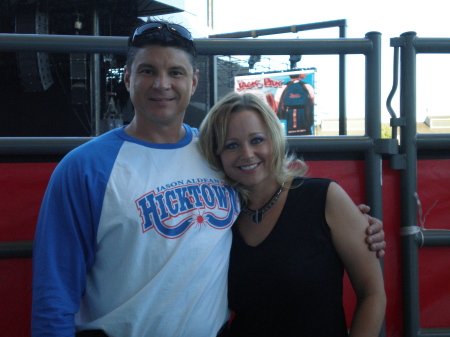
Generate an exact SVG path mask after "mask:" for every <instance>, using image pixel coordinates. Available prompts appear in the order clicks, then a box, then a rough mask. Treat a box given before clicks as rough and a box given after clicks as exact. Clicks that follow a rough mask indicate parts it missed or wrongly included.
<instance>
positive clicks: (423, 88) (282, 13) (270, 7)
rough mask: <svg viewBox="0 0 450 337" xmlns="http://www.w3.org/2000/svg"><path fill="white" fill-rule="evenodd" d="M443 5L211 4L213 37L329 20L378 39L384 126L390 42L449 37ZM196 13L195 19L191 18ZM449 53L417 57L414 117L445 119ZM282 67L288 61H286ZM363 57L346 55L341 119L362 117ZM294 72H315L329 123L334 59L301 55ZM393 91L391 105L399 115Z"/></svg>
mask: <svg viewBox="0 0 450 337" xmlns="http://www.w3.org/2000/svg"><path fill="white" fill-rule="evenodd" d="M185 4H186V11H187V12H189V13H192V14H193V15H194V16H201V15H202V13H203V11H204V10H205V9H204V7H205V6H204V5H203V4H204V2H203V1H198V0H193V1H188V0H186V2H185ZM445 7H447V6H446V0H427V1H418V0H378V1H374V2H369V1H364V0H340V1H336V0H314V1H309V2H306V1H299V0H276V1H273V2H267V1H264V2H263V1H246V0H214V13H215V14H214V21H213V24H214V31H213V33H215V34H219V33H229V32H237V31H248V30H254V29H256V30H257V29H264V28H275V27H284V26H290V25H299V24H306V23H314V22H323V21H331V20H341V19H345V20H347V37H348V38H364V37H365V35H366V33H368V32H373V31H376V32H379V33H381V34H382V75H381V77H382V102H381V107H382V119H383V121H384V122H386V121H389V118H390V115H389V113H388V111H387V108H386V99H387V97H388V95H389V92H390V91H391V88H392V84H393V82H392V81H393V54H394V48H393V47H390V39H391V38H395V37H399V36H400V35H401V34H402V33H405V32H409V31H414V32H416V33H417V36H418V37H450V20H449V18H448V11H447V9H446V8H445ZM195 13H199V15H197V14H195ZM338 34H339V30H338V28H337V27H336V28H327V29H321V30H313V31H305V32H299V33H295V34H294V33H288V34H282V35H277V36H274V35H273V36H267V37H261V38H287V39H297V38H300V39H308V38H314V39H315V38H337V37H338ZM449 61H450V54H441V55H438V54H433V55H430V54H420V55H418V56H417V117H418V121H424V119H425V117H426V116H427V115H428V116H450V111H449V109H450V107H449V104H447V100H446V97H447V96H448V92H449V89H450V83H449V82H448V81H447V79H448V78H449V75H450V62H449ZM285 62H288V57H287V56H286V60H285ZM364 62H365V58H364V56H363V55H348V56H347V114H348V117H364ZM297 66H298V67H300V68H309V67H314V68H316V69H317V74H316V80H317V86H316V92H317V96H316V103H317V106H316V112H317V113H318V114H319V116H322V117H329V118H334V117H337V111H338V84H337V83H338V82H337V78H338V57H337V56H322V55H319V56H318V55H305V56H303V57H302V60H301V61H300V62H299V63H298V64H297ZM399 94H400V92H399V89H397V93H396V95H395V97H394V99H393V102H392V106H393V109H394V111H395V112H396V113H397V115H399V114H400V111H399V101H398V98H399Z"/></svg>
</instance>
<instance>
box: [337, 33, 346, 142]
mask: <svg viewBox="0 0 450 337" xmlns="http://www.w3.org/2000/svg"><path fill="white" fill-rule="evenodd" d="M346 36H347V25H346V24H345V25H342V26H339V37H340V38H345V37H346ZM345 61H346V55H345V54H340V55H339V134H340V135H346V134H347V89H346V85H347V84H346V83H347V73H346V62H345Z"/></svg>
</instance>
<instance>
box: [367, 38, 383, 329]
mask: <svg viewBox="0 0 450 337" xmlns="http://www.w3.org/2000/svg"><path fill="white" fill-rule="evenodd" d="M366 37H367V38H368V39H370V40H371V41H372V43H373V48H372V50H371V51H370V53H367V54H366V78H365V84H366V100H365V102H366V103H365V129H366V135H367V136H369V138H371V139H372V140H377V139H380V138H381V34H380V33H378V32H370V33H367V34H366ZM365 154H366V156H365V159H366V166H365V168H366V200H367V203H368V205H369V206H370V209H371V214H372V215H373V216H374V217H376V218H378V219H380V220H382V217H383V195H382V185H383V182H382V167H381V166H382V156H381V154H379V153H376V152H375V147H374V146H372V147H370V148H369V149H367V150H366V152H365ZM380 263H381V267H382V268H383V269H384V265H383V261H382V260H381V261H380ZM379 336H386V325H385V322H383V326H382V329H381V331H380V334H379Z"/></svg>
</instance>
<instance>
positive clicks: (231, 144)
mask: <svg viewBox="0 0 450 337" xmlns="http://www.w3.org/2000/svg"><path fill="white" fill-rule="evenodd" d="M237 147H238V145H237V144H236V143H230V144H227V145H226V146H225V148H226V149H227V150H233V149H235V148H237Z"/></svg>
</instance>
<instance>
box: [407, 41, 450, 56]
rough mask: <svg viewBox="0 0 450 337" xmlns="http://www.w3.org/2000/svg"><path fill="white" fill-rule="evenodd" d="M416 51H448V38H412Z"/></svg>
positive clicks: (449, 42)
mask: <svg viewBox="0 0 450 337" xmlns="http://www.w3.org/2000/svg"><path fill="white" fill-rule="evenodd" d="M414 46H415V49H416V52H417V53H422V54H430V53H431V54H446V53H450V38H420V37H417V38H416V39H415V40H414Z"/></svg>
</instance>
